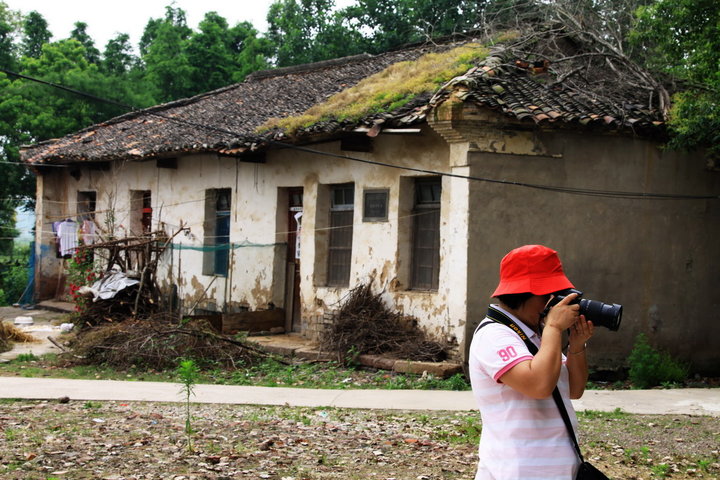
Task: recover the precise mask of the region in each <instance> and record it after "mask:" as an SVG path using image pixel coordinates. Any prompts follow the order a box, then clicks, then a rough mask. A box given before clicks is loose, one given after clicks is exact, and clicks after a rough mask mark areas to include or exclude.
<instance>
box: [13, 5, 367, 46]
mask: <svg viewBox="0 0 720 480" xmlns="http://www.w3.org/2000/svg"><path fill="white" fill-rule="evenodd" d="M2 1H4V2H5V3H6V4H7V5H8V7H10V9H11V10H19V11H21V12H22V13H25V14H27V13H29V12H31V11H33V10H35V11H37V12H39V13H40V14H42V16H43V17H44V18H45V20H47V22H48V28H49V30H50V31H51V32H52V33H53V35H54V37H53V40H60V39H61V38H67V37H69V36H70V31H71V30H72V29H73V25H74V24H75V22H85V23H86V24H87V25H88V28H87V32H88V34H89V35H90V37H92V39H93V40H94V41H95V46H96V47H97V48H98V50H100V51H103V50H104V49H105V44H106V43H107V42H108V40H110V39H111V38H113V37H115V35H116V34H118V33H127V34H128V35H130V42H131V44H132V46H133V47H135V48H137V44H138V42H139V41H140V37H141V36H142V32H143V30H144V29H145V25H147V22H148V20H150V19H151V18H161V17H163V16H164V15H165V7H166V6H167V5H170V4H171V2H172V0H115V1H107V0H2ZM174 3H175V7H178V8H181V9H183V10H184V11H185V13H186V15H187V23H188V26H189V27H190V28H192V29H193V30H197V26H198V24H199V23H200V21H201V20H202V19H203V17H204V16H205V13H207V12H212V11H215V12H218V13H219V14H220V15H221V16H223V17H225V19H226V20H227V21H228V23H229V24H230V26H234V25H235V24H237V23H240V22H244V21H248V22H250V23H252V24H253V25H254V26H255V28H257V29H258V30H259V31H261V32H265V31H266V29H267V22H266V21H265V18H266V16H267V11H268V8H269V7H270V5H271V4H272V3H273V1H272V0H175V2H174ZM351 3H353V0H336V1H335V4H336V5H337V6H345V5H349V4H351Z"/></svg>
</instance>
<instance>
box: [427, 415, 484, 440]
mask: <svg viewBox="0 0 720 480" xmlns="http://www.w3.org/2000/svg"><path fill="white" fill-rule="evenodd" d="M481 433H482V424H481V422H480V418H479V417H478V416H469V417H465V418H463V419H461V420H457V421H454V422H452V423H451V424H448V425H446V427H445V429H443V430H441V431H440V432H438V433H437V434H436V438H437V439H438V440H440V441H444V442H448V443H450V444H467V445H477V444H478V443H479V442H480V434H481Z"/></svg>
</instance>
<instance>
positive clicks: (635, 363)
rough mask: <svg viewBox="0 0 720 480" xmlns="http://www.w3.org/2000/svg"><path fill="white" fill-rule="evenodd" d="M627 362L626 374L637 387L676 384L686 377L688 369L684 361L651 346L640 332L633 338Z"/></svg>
mask: <svg viewBox="0 0 720 480" xmlns="http://www.w3.org/2000/svg"><path fill="white" fill-rule="evenodd" d="M628 363H629V364H630V371H629V373H628V375H629V377H630V380H631V381H632V383H633V384H634V385H635V386H636V387H638V388H650V387H656V386H658V385H667V386H672V385H677V384H679V383H682V382H683V381H684V380H685V379H686V378H687V375H688V372H689V370H690V368H689V365H687V364H686V363H683V362H680V361H678V360H676V359H674V358H672V357H671V356H670V354H668V353H666V352H660V351H658V350H656V349H655V348H653V347H652V346H651V345H650V344H649V343H648V340H647V337H646V336H645V335H644V334H642V333H641V334H640V335H638V336H637V338H636V340H635V346H634V347H633V349H632V352H630V356H629V357H628Z"/></svg>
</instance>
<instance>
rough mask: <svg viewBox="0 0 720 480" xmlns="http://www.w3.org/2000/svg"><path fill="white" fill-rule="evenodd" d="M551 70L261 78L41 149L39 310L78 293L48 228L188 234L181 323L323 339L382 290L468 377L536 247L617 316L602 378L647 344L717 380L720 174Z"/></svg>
mask: <svg viewBox="0 0 720 480" xmlns="http://www.w3.org/2000/svg"><path fill="white" fill-rule="evenodd" d="M542 53H543V52H542V51H540V54H542ZM546 53H548V55H549V52H546ZM538 58H542V57H541V56H538V57H536V58H535V61H534V62H533V61H529V62H526V61H525V60H526V59H524V58H517V57H516V56H514V54H513V52H512V51H511V50H509V49H503V48H502V47H494V48H493V49H488V48H486V47H485V46H482V45H480V44H477V43H472V42H466V43H462V44H447V45H427V46H419V47H414V48H408V49H404V50H399V51H395V52H389V53H386V54H383V55H378V56H370V55H360V56H356V57H349V58H344V59H337V60H333V61H327V62H321V63H317V64H311V65H302V66H298V67H289V68H284V69H277V70H272V71H266V72H258V73H256V74H254V75H252V76H251V77H249V78H248V79H247V80H246V81H245V82H243V83H240V84H236V85H231V86H228V87H226V88H223V89H219V90H216V91H212V92H208V93H206V94H203V95H199V96H196V97H193V98H189V99H184V100H179V101H175V102H171V103H168V104H164V105H159V106H156V107H152V108H149V109H146V110H141V111H135V112H131V113H128V114H126V115H124V116H121V117H117V118H114V119H112V120H109V121H107V122H105V123H102V124H98V125H93V126H91V127H89V128H87V129H85V130H82V131H80V132H77V133H74V134H71V135H68V136H66V137H64V138H61V139H56V140H52V141H47V142H43V143H40V144H37V145H33V146H29V147H26V148H25V149H24V150H23V152H22V156H23V159H24V161H25V162H28V163H30V164H32V165H33V166H34V168H35V171H36V172H37V210H36V214H37V225H36V231H37V241H36V248H37V251H36V255H37V262H36V264H37V272H36V292H35V293H36V296H37V297H38V298H39V299H42V298H50V297H53V296H55V295H56V294H57V293H58V284H59V283H58V281H59V279H61V278H62V275H63V268H64V264H63V259H62V258H58V253H57V246H56V237H57V233H56V232H54V231H53V228H52V224H53V223H54V222H58V221H64V220H66V219H70V220H73V221H75V222H83V221H85V220H91V221H92V222H93V224H94V226H95V228H96V229H97V230H98V232H99V234H100V235H109V234H111V233H112V234H113V235H114V236H123V235H126V234H127V235H135V234H141V233H143V232H147V231H149V230H151V229H152V230H156V229H160V230H165V231H166V232H167V233H168V234H171V233H175V232H177V231H178V230H182V231H181V233H180V234H178V235H177V236H176V237H175V238H174V240H173V244H172V247H171V248H169V249H168V251H166V253H165V254H164V256H163V259H162V263H161V265H160V270H159V274H158V279H159V282H160V285H161V287H162V289H163V291H164V292H165V293H166V295H168V296H169V297H170V296H172V297H174V298H176V299H177V301H178V302H179V304H180V308H181V309H183V310H184V311H185V312H186V313H190V311H191V310H193V311H225V312H232V311H240V310H250V311H256V310H265V309H269V308H281V309H283V310H284V312H285V328H286V330H288V331H293V332H299V333H301V334H302V335H305V336H308V337H311V338H317V337H318V336H320V335H322V332H323V328H324V326H325V325H326V323H327V322H331V321H332V312H333V311H334V310H336V309H337V306H338V304H339V303H340V302H341V301H342V299H343V297H344V296H345V295H346V294H347V292H348V291H349V289H351V288H352V287H353V286H355V285H358V284H359V283H363V282H369V281H372V282H373V284H374V285H375V287H376V290H377V291H382V292H383V297H384V298H385V300H386V302H387V304H388V305H389V306H391V308H393V309H396V310H399V311H402V312H404V313H405V314H407V315H412V316H414V317H415V318H416V319H417V320H418V324H419V325H420V326H421V327H422V328H424V329H425V330H426V331H427V332H428V333H430V334H431V335H433V336H435V337H438V338H443V339H446V340H448V341H450V342H451V343H454V344H455V345H457V352H456V354H457V357H458V358H461V357H462V355H463V351H464V350H463V349H464V346H465V343H466V342H467V341H469V337H470V335H471V334H472V331H473V328H474V326H475V325H476V324H477V322H478V321H479V320H480V319H481V318H482V317H483V316H484V312H485V309H486V305H487V303H488V302H489V301H490V299H489V294H490V293H491V292H492V290H493V288H494V286H495V284H496V282H497V275H498V265H499V261H500V259H501V258H502V256H503V255H504V254H505V253H506V252H507V251H508V250H510V249H512V248H514V247H516V246H519V245H522V244H527V243H542V244H546V245H548V246H551V247H553V248H555V249H556V250H558V251H559V252H560V255H561V258H562V259H563V261H564V263H565V265H566V271H567V273H568V276H569V277H570V278H571V279H572V281H573V282H574V283H575V285H576V286H577V287H578V288H579V289H581V290H583V291H584V292H585V296H586V297H587V298H591V299H595V300H601V301H605V302H609V303H620V304H622V305H623V306H624V317H623V324H622V326H621V328H620V331H618V332H610V331H607V330H602V329H600V331H599V332H598V333H597V335H596V338H595V339H594V340H593V345H592V349H591V352H590V353H591V356H590V360H591V362H592V363H593V364H594V365H596V366H599V367H617V366H619V365H622V363H623V361H624V359H625V358H626V356H627V354H628V352H629V351H630V349H631V347H632V344H633V341H634V339H635V336H636V335H637V334H638V333H640V332H644V333H646V334H647V335H648V336H649V338H650V339H651V341H652V342H653V343H655V344H657V345H660V346H662V347H665V348H667V349H669V350H670V351H671V352H672V353H673V354H675V355H678V356H680V357H682V358H685V359H688V360H692V362H693V364H694V366H695V368H696V369H697V370H699V371H703V372H709V371H714V372H715V373H717V371H718V370H717V369H718V365H720V349H718V348H717V345H718V343H717V340H716V339H717V338H719V334H720V322H718V321H717V320H718V313H717V312H718V307H719V306H720V294H718V289H717V284H718V280H720V269H719V268H718V261H717V259H718V250H717V240H716V239H717V238H718V236H720V222H719V221H718V219H719V216H720V202H718V196H720V173H718V172H717V171H712V170H710V169H708V168H707V165H706V161H705V159H704V158H703V157H702V155H699V154H694V153H680V152H673V151H667V150H663V149H662V148H661V141H662V139H663V135H664V123H663V120H662V117H661V115H660V114H659V113H658V112H657V111H656V110H654V109H653V108H651V107H650V106H649V104H648V94H647V92H646V91H642V92H640V94H638V95H637V96H634V97H633V96H628V95H629V94H628V92H629V91H631V90H632V88H630V87H627V85H622V81H621V80H622V79H621V78H618V77H617V76H616V77H608V78H604V79H603V80H604V82H599V81H596V80H598V79H599V77H600V76H601V75H600V73H601V72H599V71H598V72H593V71H589V72H588V71H585V72H584V73H583V75H580V76H579V77H577V76H576V77H573V76H571V75H570V74H569V73H568V74H567V75H561V74H559V73H558V72H557V71H555V70H554V69H553V64H552V63H550V64H549V65H548V62H547V61H537V59H538ZM568 72H569V69H568ZM596 74H597V75H596ZM602 74H603V75H605V74H607V72H602ZM620 86H622V87H623V88H619V87H620ZM615 87H618V88H615ZM641 97H642V100H638V98H641ZM59 166H60V167H63V168H59Z"/></svg>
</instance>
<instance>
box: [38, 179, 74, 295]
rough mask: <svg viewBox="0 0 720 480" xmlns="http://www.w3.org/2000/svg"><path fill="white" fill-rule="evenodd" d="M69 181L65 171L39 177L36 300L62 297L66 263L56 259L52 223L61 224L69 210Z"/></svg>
mask: <svg viewBox="0 0 720 480" xmlns="http://www.w3.org/2000/svg"><path fill="white" fill-rule="evenodd" d="M67 178H69V177H68V176H67V175H66V173H65V172H64V170H61V169H56V171H55V174H54V175H52V176H44V175H37V182H36V183H37V199H38V200H39V201H38V202H37V203H36V208H35V232H36V240H35V259H36V261H35V298H36V300H38V299H40V300H42V299H47V298H54V297H56V296H59V295H61V294H62V290H63V286H64V273H63V266H64V264H63V260H62V259H59V258H57V255H56V250H57V249H56V246H55V240H54V235H53V231H52V224H53V222H57V221H61V220H63V218H64V217H66V216H68V214H69V213H70V212H69V211H68V210H67V190H66V188H64V187H65V184H66V182H67Z"/></svg>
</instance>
